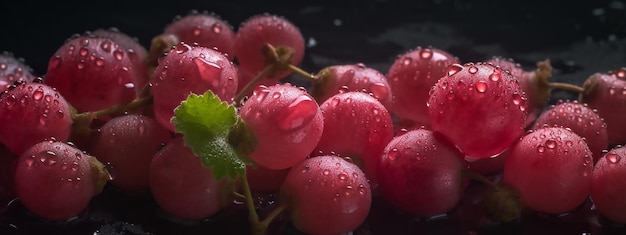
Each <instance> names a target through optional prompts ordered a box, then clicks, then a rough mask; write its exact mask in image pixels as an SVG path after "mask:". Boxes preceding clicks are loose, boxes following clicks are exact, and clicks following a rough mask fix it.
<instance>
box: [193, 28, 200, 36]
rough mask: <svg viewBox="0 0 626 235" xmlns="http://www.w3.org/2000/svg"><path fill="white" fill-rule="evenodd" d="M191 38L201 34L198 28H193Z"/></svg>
mask: <svg viewBox="0 0 626 235" xmlns="http://www.w3.org/2000/svg"><path fill="white" fill-rule="evenodd" d="M192 33H193V36H198V35H200V34H201V33H202V30H201V29H200V27H198V26H196V27H195V28H193V31H192Z"/></svg>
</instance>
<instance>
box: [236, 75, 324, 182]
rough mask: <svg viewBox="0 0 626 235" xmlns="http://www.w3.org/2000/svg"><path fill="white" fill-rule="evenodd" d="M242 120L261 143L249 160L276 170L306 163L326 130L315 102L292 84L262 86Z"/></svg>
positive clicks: (255, 93) (248, 103)
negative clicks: (305, 160) (302, 162)
mask: <svg viewBox="0 0 626 235" xmlns="http://www.w3.org/2000/svg"><path fill="white" fill-rule="evenodd" d="M240 116H241V118H242V119H243V120H244V121H245V123H246V124H247V125H248V126H249V127H250V129H251V130H252V132H253V133H254V134H255V137H256V140H257V143H256V146H255V148H254V150H253V152H252V153H250V155H249V156H248V157H249V158H250V159H252V161H254V162H255V163H256V164H259V165H261V166H262V167H265V168H269V169H274V170H279V169H285V168H289V167H291V166H293V165H295V164H297V163H299V162H300V161H302V160H304V159H305V158H306V157H307V156H309V154H311V152H312V151H313V149H314V148H315V146H316V145H317V143H318V142H319V140H320V138H321V136H322V131H323V130H324V120H323V118H324V117H323V115H322V111H321V110H320V107H319V105H318V104H317V102H316V101H315V99H313V97H311V95H309V94H308V93H307V92H306V91H305V90H304V89H301V88H297V87H295V86H293V85H291V84H288V83H287V84H277V85H274V86H270V87H266V86H263V85H261V86H258V87H257V88H256V89H255V91H254V92H253V94H252V96H250V98H249V99H248V100H247V101H246V102H245V103H244V104H243V106H242V107H241V111H240Z"/></svg>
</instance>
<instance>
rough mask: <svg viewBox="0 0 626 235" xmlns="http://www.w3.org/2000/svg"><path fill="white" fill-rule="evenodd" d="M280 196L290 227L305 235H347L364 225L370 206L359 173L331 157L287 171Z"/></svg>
mask: <svg viewBox="0 0 626 235" xmlns="http://www.w3.org/2000/svg"><path fill="white" fill-rule="evenodd" d="M280 195H281V196H280V198H281V199H282V200H285V201H284V203H287V210H288V211H289V217H290V218H291V221H292V222H293V224H294V225H295V226H296V227H297V228H298V229H299V230H301V231H303V232H305V233H309V234H343V233H347V232H350V231H352V230H354V229H356V228H357V227H358V226H359V225H361V224H362V223H363V221H365V218H366V217H367V215H368V213H369V211H370V206H371V203H372V195H371V191H370V186H369V184H368V182H367V178H366V177H365V175H364V174H363V171H361V169H360V168H359V167H358V166H356V165H354V164H352V163H350V162H348V161H345V160H344V159H343V158H340V157H337V156H332V155H326V156H319V157H314V158H309V159H307V160H305V161H303V162H301V163H300V164H298V165H296V166H294V167H293V168H291V170H290V171H289V174H287V178H286V179H285V182H284V184H283V186H282V187H281V194H280Z"/></svg>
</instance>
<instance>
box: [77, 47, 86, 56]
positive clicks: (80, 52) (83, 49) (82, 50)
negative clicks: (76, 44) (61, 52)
mask: <svg viewBox="0 0 626 235" xmlns="http://www.w3.org/2000/svg"><path fill="white" fill-rule="evenodd" d="M78 54H79V55H80V56H87V54H89V50H88V49H87V48H84V47H83V48H80V50H78Z"/></svg>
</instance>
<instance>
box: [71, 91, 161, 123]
mask: <svg viewBox="0 0 626 235" xmlns="http://www.w3.org/2000/svg"><path fill="white" fill-rule="evenodd" d="M150 103H152V96H145V97H139V98H137V99H134V100H133V101H131V102H129V103H126V104H121V105H117V106H113V107H111V108H107V109H102V110H98V111H93V112H91V111H89V112H83V113H79V114H76V115H74V117H72V119H80V118H92V119H93V118H99V117H104V116H107V115H111V114H116V113H120V112H123V111H126V110H132V109H135V108H139V107H142V106H144V105H147V104H150Z"/></svg>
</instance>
